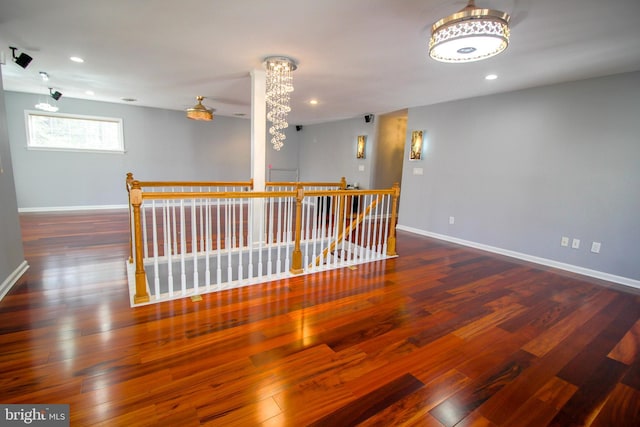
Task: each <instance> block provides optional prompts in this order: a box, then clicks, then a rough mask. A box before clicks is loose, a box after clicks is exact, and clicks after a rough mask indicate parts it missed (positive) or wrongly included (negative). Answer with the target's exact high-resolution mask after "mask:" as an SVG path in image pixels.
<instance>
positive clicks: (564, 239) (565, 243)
mask: <svg viewBox="0 0 640 427" xmlns="http://www.w3.org/2000/svg"><path fill="white" fill-rule="evenodd" d="M560 246H569V238H568V237H566V236H562V239H561V240H560Z"/></svg>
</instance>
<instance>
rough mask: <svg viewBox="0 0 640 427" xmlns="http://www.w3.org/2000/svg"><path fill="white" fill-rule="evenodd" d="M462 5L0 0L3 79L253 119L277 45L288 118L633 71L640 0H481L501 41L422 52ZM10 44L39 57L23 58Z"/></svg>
mask: <svg viewBox="0 0 640 427" xmlns="http://www.w3.org/2000/svg"><path fill="white" fill-rule="evenodd" d="M465 3H466V2H465V1H461V0H269V1H266V0H235V1H230V0H181V1H176V0H91V1H87V0H55V1H51V0H0V50H2V51H4V53H5V56H6V57H7V60H6V64H5V65H3V68H2V73H3V82H4V88H5V90H11V91H20V92H31V93H40V94H44V93H48V89H47V86H52V87H54V88H55V89H56V90H58V91H60V92H62V93H63V94H64V96H63V98H62V99H61V101H60V102H61V103H62V102H63V101H64V99H65V98H81V99H93V100H99V101H107V102H123V101H122V98H135V99H137V101H136V102H134V103H133V104H135V105H140V106H149V107H158V108H166V109H174V110H182V109H185V108H187V107H189V106H191V105H193V104H194V103H195V96H196V95H204V96H206V97H207V100H205V105H207V106H208V107H213V108H215V109H216V114H218V115H223V116H233V115H236V114H238V113H242V114H245V115H247V116H249V114H250V103H251V79H250V76H249V73H250V71H251V70H252V69H263V65H262V60H263V59H264V57H266V56H269V55H286V56H289V57H292V58H294V59H295V60H296V61H297V62H298V70H297V71H295V72H294V86H295V91H294V92H293V94H292V112H291V113H290V116H289V117H290V119H289V122H290V123H295V124H309V123H317V122H327V121H332V120H338V119H344V118H351V117H356V116H359V115H363V114H365V113H384V112H390V111H394V110H398V109H402V108H406V107H414V106H420V105H429V104H434V103H438V102H443V101H448V100H454V99H461V98H469V97H474V96H479V95H486V94H490V93H498V92H505V91H510V90H515V89H522V88H527V87H533V86H540V85H546V84H551V83H557V82H564V81H571V80H579V79H584V78H589V77H596V76H604V75H609V74H615V73H621V72H628V71H634V70H640V24H639V23H638V17H640V0H478V1H477V2H476V3H477V5H478V6H480V7H486V8H491V9H498V10H503V11H505V12H508V13H510V14H511V15H512V23H513V25H512V35H511V43H510V46H509V48H507V50H506V51H505V52H504V53H503V54H501V55H499V56H497V57H495V58H492V59H489V60H485V61H481V62H476V63H470V64H443V63H438V62H435V61H433V60H431V59H429V57H428V54H427V48H426V46H427V42H428V38H429V34H430V27H431V25H432V24H433V22H435V21H437V20H438V19H440V18H442V17H444V16H447V15H449V14H451V13H453V12H456V11H457V10H459V9H461V8H463V7H464V6H465ZM9 46H17V47H18V48H19V52H26V53H28V54H29V55H31V56H32V57H33V58H34V60H33V62H32V63H31V65H30V66H29V67H28V68H27V69H22V68H20V67H18V66H17V65H16V64H14V63H13V62H12V61H11V60H10V57H11V51H10V50H9ZM72 55H77V56H81V57H82V58H84V60H85V62H84V63H83V64H76V63H74V62H71V61H70V60H69V59H68V58H69V57H70V56H72ZM39 71H46V72H47V73H49V75H50V77H51V79H50V81H49V83H48V84H44V83H43V82H42V81H41V79H40V77H39V76H38V72H39ZM488 73H496V74H498V75H499V78H498V79H497V80H495V81H485V80H484V76H485V75H486V74H488ZM87 90H92V91H94V92H95V95H93V96H88V95H86V94H85V91H87ZM312 98H316V99H318V101H319V104H318V105H316V106H311V105H309V103H308V101H309V100H310V99H312ZM61 105H63V104H61Z"/></svg>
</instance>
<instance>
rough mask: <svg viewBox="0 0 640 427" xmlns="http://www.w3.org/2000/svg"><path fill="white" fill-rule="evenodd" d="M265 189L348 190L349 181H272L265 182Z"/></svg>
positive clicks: (342, 179)
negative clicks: (331, 188)
mask: <svg viewBox="0 0 640 427" xmlns="http://www.w3.org/2000/svg"><path fill="white" fill-rule="evenodd" d="M264 185H265V187H296V188H297V187H337V188H341V189H345V188H347V180H346V178H345V177H342V178H341V179H340V181H339V182H320V181H318V182H314V181H309V182H305V181H272V182H265V184H264Z"/></svg>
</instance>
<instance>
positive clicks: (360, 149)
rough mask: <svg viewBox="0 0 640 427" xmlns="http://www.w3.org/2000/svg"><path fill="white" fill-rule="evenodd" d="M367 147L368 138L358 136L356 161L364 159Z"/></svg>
mask: <svg viewBox="0 0 640 427" xmlns="http://www.w3.org/2000/svg"><path fill="white" fill-rule="evenodd" d="M366 146H367V136H366V135H358V145H357V146H356V159H364V152H365V149H366Z"/></svg>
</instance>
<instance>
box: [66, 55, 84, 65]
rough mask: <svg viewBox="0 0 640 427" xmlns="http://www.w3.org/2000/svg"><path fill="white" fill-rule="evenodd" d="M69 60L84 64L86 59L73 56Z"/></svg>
mask: <svg viewBox="0 0 640 427" xmlns="http://www.w3.org/2000/svg"><path fill="white" fill-rule="evenodd" d="M69 59H70V60H72V61H73V62H77V63H79V64H82V63H83V62H84V59H82V58H80V57H79V56H71V57H70V58H69Z"/></svg>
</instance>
